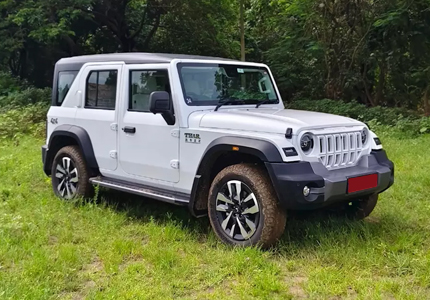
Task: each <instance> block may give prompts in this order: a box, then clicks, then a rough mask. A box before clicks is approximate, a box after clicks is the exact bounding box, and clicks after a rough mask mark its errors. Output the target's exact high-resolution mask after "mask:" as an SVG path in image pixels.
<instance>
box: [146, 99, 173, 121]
mask: <svg viewBox="0 0 430 300" xmlns="http://www.w3.org/2000/svg"><path fill="white" fill-rule="evenodd" d="M149 110H150V112H152V113H153V114H154V115H155V114H161V115H162V116H163V118H164V120H165V121H166V123H167V124H168V125H174V124H175V115H174V113H173V105H172V101H171V99H170V95H169V93H168V92H152V93H151V95H150V96H149Z"/></svg>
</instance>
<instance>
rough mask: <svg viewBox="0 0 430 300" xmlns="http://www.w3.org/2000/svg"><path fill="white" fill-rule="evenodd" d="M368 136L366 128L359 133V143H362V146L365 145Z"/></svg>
mask: <svg viewBox="0 0 430 300" xmlns="http://www.w3.org/2000/svg"><path fill="white" fill-rule="evenodd" d="M368 136H369V133H368V131H367V129H366V128H364V129H363V130H362V131H361V142H362V143H363V145H364V144H366V142H367V139H368Z"/></svg>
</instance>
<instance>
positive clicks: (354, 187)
mask: <svg viewBox="0 0 430 300" xmlns="http://www.w3.org/2000/svg"><path fill="white" fill-rule="evenodd" d="M377 186H378V174H370V175H364V176H359V177H353V178H348V194H353V193H357V192H361V191H365V190H370V189H373V188H376V187H377Z"/></svg>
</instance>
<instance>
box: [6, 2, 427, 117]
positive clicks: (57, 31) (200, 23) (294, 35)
mask: <svg viewBox="0 0 430 300" xmlns="http://www.w3.org/2000/svg"><path fill="white" fill-rule="evenodd" d="M240 3H242V4H243V5H244V6H245V32H246V39H245V40H246V55H247V60H252V61H263V62H265V63H268V64H269V65H270V66H271V67H272V68H273V70H274V72H275V75H276V78H277V81H278V84H279V86H280V89H281V91H282V94H283V96H284V98H285V100H287V101H289V100H297V99H303V98H306V99H323V98H329V99H335V100H340V99H342V100H344V101H346V102H349V101H356V102H358V103H362V104H364V105H366V106H377V105H382V106H391V107H404V108H408V109H412V110H415V111H418V112H420V113H426V114H427V115H430V104H429V98H430V0H379V1H373V0H241V1H240V0H235V1H230V0H202V1H194V0H124V1H123V0H62V1H58V0H16V1H14V0H0V39H1V41H2V42H1V43H0V70H2V71H4V72H8V73H10V74H12V76H14V77H18V78H20V79H21V80H23V81H25V82H29V83H31V84H33V85H35V86H36V87H38V88H45V87H49V86H50V85H51V80H52V70H53V65H54V63H55V61H56V60H58V59H59V58H61V57H65V56H73V55H81V54H91V53H104V52H117V51H125V52H127V51H146V52H175V53H192V54H200V55H212V56H221V57H231V58H240V31H239V28H240V24H239V23H240V22H239V20H240V18H239V11H240V9H239V6H240ZM3 75H4V74H3ZM3 75H0V86H1V85H3V86H4V85H5V84H4V83H3V84H2V81H4V80H3V79H2V77H4V76H3ZM6 77H8V76H6ZM8 78H9V77H8ZM8 80H9V79H8ZM12 86H17V85H16V84H13V83H12ZM27 88H28V87H27ZM14 92H15V91H13V90H12V91H11V90H10V89H9V88H6V89H5V90H2V91H0V97H2V94H3V96H4V93H14ZM28 93H35V92H34V91H28ZM39 96H40V97H42V95H37V97H39ZM35 97H36V96H34V97H32V98H35ZM24 98H25V97H24ZM30 98H31V97H30ZM0 99H1V98H0ZM18 102H19V100H18ZM30 102H32V101H30ZM33 102H34V101H33ZM0 104H1V105H3V103H1V100H0Z"/></svg>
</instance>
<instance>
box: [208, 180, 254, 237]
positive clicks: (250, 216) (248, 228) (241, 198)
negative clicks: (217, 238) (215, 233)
mask: <svg viewBox="0 0 430 300" xmlns="http://www.w3.org/2000/svg"><path fill="white" fill-rule="evenodd" d="M216 213H217V217H218V222H219V224H220V225H221V228H222V230H223V231H224V233H225V234H226V235H227V236H229V237H230V238H231V239H234V240H237V241H244V240H248V239H250V238H251V237H252V236H253V235H254V234H255V232H256V231H257V228H258V225H259V221H260V207H259V205H258V202H257V198H256V197H255V194H254V193H253V192H252V190H251V189H250V188H249V187H248V186H247V185H246V184H245V183H243V182H241V181H238V180H231V181H228V182H227V183H225V184H224V185H223V186H222V188H221V189H220V191H219V192H218V194H217V198H216Z"/></svg>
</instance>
